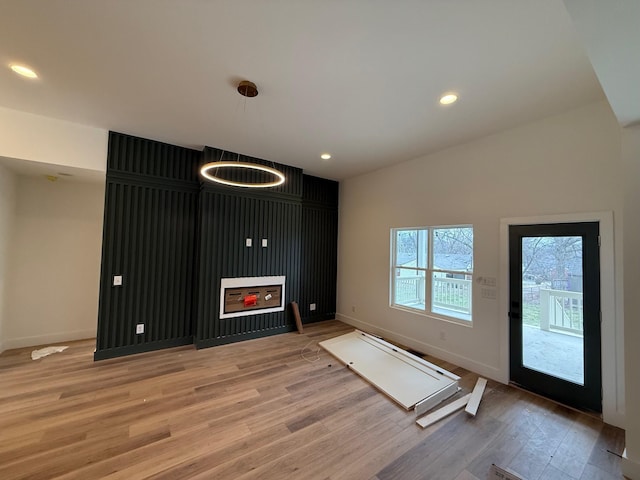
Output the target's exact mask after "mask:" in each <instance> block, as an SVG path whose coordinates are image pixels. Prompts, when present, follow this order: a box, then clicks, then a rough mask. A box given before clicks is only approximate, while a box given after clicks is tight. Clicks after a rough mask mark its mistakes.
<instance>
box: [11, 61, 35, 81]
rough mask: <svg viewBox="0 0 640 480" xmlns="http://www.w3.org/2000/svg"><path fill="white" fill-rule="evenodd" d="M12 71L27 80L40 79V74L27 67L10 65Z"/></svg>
mask: <svg viewBox="0 0 640 480" xmlns="http://www.w3.org/2000/svg"><path fill="white" fill-rule="evenodd" d="M9 67H11V70H13V71H14V72H15V73H17V74H18V75H22V76H23V77H27V78H38V74H37V73H36V72H34V71H33V70H31V69H30V68H29V67H25V66H24V65H17V64H11V65H9Z"/></svg>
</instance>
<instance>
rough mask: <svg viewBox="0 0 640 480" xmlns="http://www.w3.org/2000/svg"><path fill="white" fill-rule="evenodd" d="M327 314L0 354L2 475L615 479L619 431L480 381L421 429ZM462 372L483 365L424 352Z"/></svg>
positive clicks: (468, 384)
mask: <svg viewBox="0 0 640 480" xmlns="http://www.w3.org/2000/svg"><path fill="white" fill-rule="evenodd" d="M350 330H352V329H351V327H348V326H347V325H344V324H342V323H340V322H337V321H330V322H324V323H321V324H315V325H311V326H306V327H305V334H304V335H299V334H297V333H290V334H284V335H278V336H274V337H269V338H264V339H259V340H251V341H248V342H243V343H236V344H233V345H227V346H222V347H215V348H210V349H204V350H194V349H192V348H190V347H181V348H177V349H170V350H162V351H158V352H152V353H148V354H142V355H136V356H130V357H125V358H119V359H113V360H107V361H102V362H95V363H94V362H93V342H91V341H80V342H71V343H69V344H68V345H70V347H69V349H68V350H66V351H64V352H62V353H56V354H53V355H51V356H49V357H46V358H43V359H41V360H37V361H32V360H31V359H30V352H31V349H22V350H14V351H9V352H5V353H4V354H2V355H0V479H3V480H9V479H27V478H28V479H52V478H64V479H83V480H89V479H98V478H109V479H127V480H131V479H142V478H153V479H171V480H176V479H182V478H193V479H234V480H236V479H263V480H265V479H266V480H269V479H278V480H280V479H287V480H288V479H297V478H300V479H321V480H324V479H331V480H337V479H348V480H354V479H355V480H357V479H378V480H387V479H402V480H406V479H436V480H447V479H457V480H469V479H471V480H473V479H476V478H477V479H482V480H484V479H485V478H486V477H487V472H488V470H489V467H490V465H491V463H496V464H497V465H499V466H503V467H508V468H510V469H512V470H514V471H516V472H518V473H520V474H521V476H523V477H525V478H527V479H528V480H535V479H538V478H540V479H545V480H548V479H585V480H586V479H589V480H591V479H614V478H616V479H619V478H622V477H621V475H620V465H619V458H618V457H617V456H616V455H614V454H612V453H609V452H608V451H607V450H611V451H613V452H615V453H617V454H620V453H621V451H622V448H623V442H624V433H623V431H622V430H620V429H617V428H614V427H610V426H607V425H603V424H602V423H601V422H600V421H599V420H597V419H594V418H592V417H589V416H586V415H582V414H579V413H576V412H574V411H572V410H569V409H567V408H564V407H561V406H558V405H555V404H553V403H551V402H549V401H546V400H544V399H541V398H538V397H535V396H533V395H530V394H528V393H526V392H522V391H519V390H516V389H514V388H511V387H508V386H505V385H500V384H497V383H495V382H492V381H490V382H489V384H488V388H487V390H486V392H485V395H484V398H483V400H482V403H481V404H480V410H479V412H478V415H477V416H476V417H475V418H468V417H467V415H466V414H465V413H464V412H459V413H457V414H455V415H453V416H452V417H449V418H448V419H447V420H445V421H443V422H440V423H438V424H436V425H434V426H432V427H430V428H428V429H425V430H422V429H420V428H419V427H418V426H417V425H416V424H415V417H414V414H413V412H406V411H405V410H403V409H402V408H400V407H398V406H396V405H395V404H394V403H392V402H391V401H390V400H389V399H388V398H386V397H385V396H384V395H382V394H380V393H378V392H377V391H376V390H375V389H374V388H372V387H371V386H369V385H368V384H367V383H366V382H364V381H363V380H362V379H360V378H359V377H358V376H357V375H355V374H354V373H352V372H351V371H349V370H348V369H347V368H345V367H344V366H342V365H340V364H338V363H337V361H336V360H335V359H333V358H332V357H330V356H329V355H328V354H327V353H326V352H324V351H323V350H320V352H319V359H318V360H317V361H315V362H311V361H307V360H305V359H303V358H301V354H300V353H301V349H302V348H303V347H305V346H307V344H308V346H309V348H310V349H311V350H307V351H306V352H305V357H307V359H308V360H313V359H314V358H315V357H316V354H315V350H316V349H317V342H318V341H321V340H323V339H325V338H329V337H333V336H336V335H339V334H342V333H345V332H347V331H350ZM427 358H428V360H430V361H432V362H434V363H438V364H440V365H441V366H442V367H443V368H446V369H448V370H451V371H453V372H454V373H456V374H457V375H460V376H461V377H462V380H461V386H462V387H463V390H464V392H463V393H465V392H467V391H470V390H471V389H472V388H473V385H474V384H475V381H476V378H477V375H475V374H473V373H471V372H468V371H466V370H464V369H461V368H456V367H455V366H453V365H451V364H447V363H445V362H440V361H437V360H436V359H433V358H430V357H427Z"/></svg>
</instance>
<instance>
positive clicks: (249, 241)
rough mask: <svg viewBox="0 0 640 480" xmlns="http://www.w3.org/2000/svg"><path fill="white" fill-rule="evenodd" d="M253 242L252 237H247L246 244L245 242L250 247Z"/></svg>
mask: <svg viewBox="0 0 640 480" xmlns="http://www.w3.org/2000/svg"><path fill="white" fill-rule="evenodd" d="M251 243H252V242H251V239H250V238H247V239H246V240H245V242H244V244H245V245H246V246H247V247H250V246H251Z"/></svg>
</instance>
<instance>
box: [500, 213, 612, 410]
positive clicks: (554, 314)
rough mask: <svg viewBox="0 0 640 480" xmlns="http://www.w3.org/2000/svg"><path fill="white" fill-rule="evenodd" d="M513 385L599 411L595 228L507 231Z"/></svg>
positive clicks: (566, 225) (567, 226)
mask: <svg viewBox="0 0 640 480" xmlns="http://www.w3.org/2000/svg"><path fill="white" fill-rule="evenodd" d="M509 283H510V292H509V295H510V298H509V305H510V311H509V318H510V328H509V336H510V377H511V381H512V382H513V383H514V384H516V385H519V386H521V387H523V388H526V389H528V390H531V391H533V392H536V393H539V394H541V395H544V396H546V397H549V398H552V399H554V400H557V401H559V402H562V403H564V404H566V405H570V406H573V407H576V408H580V409H583V410H591V411H596V412H601V411H602V374H601V370H602V369H601V357H600V316H601V314H600V251H599V225H598V223H597V222H589V223H560V224H542V225H512V226H510V227H509Z"/></svg>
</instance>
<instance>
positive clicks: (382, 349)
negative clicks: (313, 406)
mask: <svg viewBox="0 0 640 480" xmlns="http://www.w3.org/2000/svg"><path fill="white" fill-rule="evenodd" d="M320 346H321V347H322V348H324V349H325V350H327V351H328V352H329V353H331V354H332V355H333V356H334V357H336V358H338V359H339V360H340V361H341V362H343V363H344V364H345V365H347V366H348V367H349V368H350V369H352V370H353V371H354V372H356V373H357V374H358V375H360V376H361V377H363V378H364V379H366V380H367V381H369V382H370V383H372V384H373V385H374V386H376V387H377V388H378V389H379V390H381V391H382V392H384V393H385V394H387V395H388V396H389V397H391V398H392V399H393V400H395V401H396V402H398V403H399V404H400V405H402V406H403V407H404V408H406V409H407V410H409V409H411V408H413V407H414V405H415V404H416V403H418V402H420V401H423V400H425V399H427V398H437V397H438V396H441V397H444V398H446V397H448V396H450V395H451V394H452V393H455V391H456V390H457V389H456V388H451V385H452V384H453V385H455V386H456V387H457V383H458V380H459V377H457V376H456V375H453V374H452V373H450V372H447V371H446V370H443V369H442V368H439V367H438V366H436V365H434V364H432V363H429V362H427V361H426V360H423V359H421V358H419V357H416V356H414V355H411V354H410V353H408V352H405V351H404V350H402V349H400V348H398V347H396V346H394V345H392V344H390V343H387V342H385V341H384V340H381V339H379V338H376V337H374V336H372V335H369V334H366V333H364V332H361V331H359V330H356V331H354V332H351V333H347V334H345V335H341V336H339V337H335V338H332V339H329V340H325V341H323V342H320ZM436 403H437V402H436Z"/></svg>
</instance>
